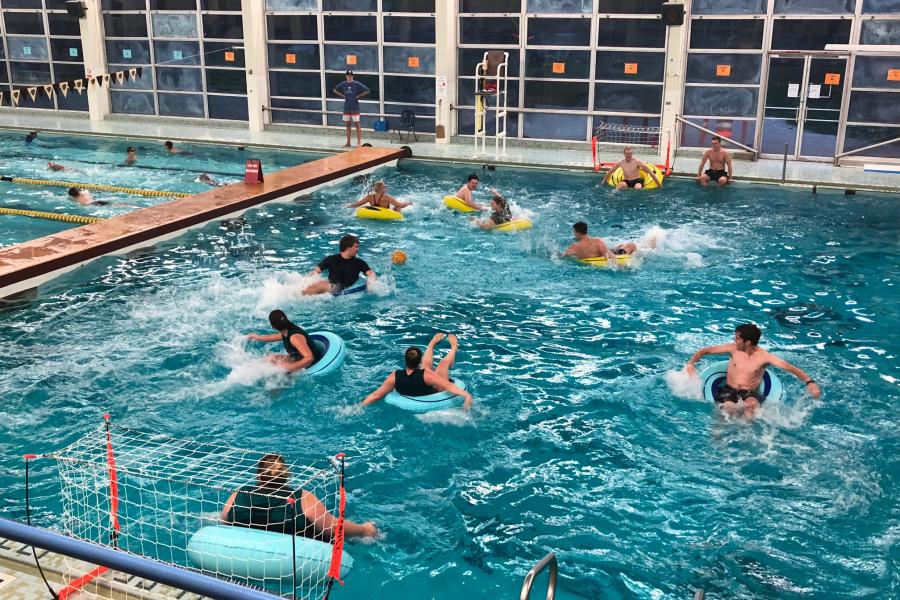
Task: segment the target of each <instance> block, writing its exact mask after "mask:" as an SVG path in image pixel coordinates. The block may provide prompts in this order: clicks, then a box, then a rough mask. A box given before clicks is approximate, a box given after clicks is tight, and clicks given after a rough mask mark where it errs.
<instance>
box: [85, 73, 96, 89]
mask: <svg viewBox="0 0 900 600" xmlns="http://www.w3.org/2000/svg"><path fill="white" fill-rule="evenodd" d="M87 82H88V85H89V86H91V85H94V83H96V82H97V79H96V78H95V77H94V76H93V75H89V76H88V78H87Z"/></svg>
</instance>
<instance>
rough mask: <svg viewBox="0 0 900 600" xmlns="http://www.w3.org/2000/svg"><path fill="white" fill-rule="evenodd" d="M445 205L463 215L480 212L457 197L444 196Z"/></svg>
mask: <svg viewBox="0 0 900 600" xmlns="http://www.w3.org/2000/svg"><path fill="white" fill-rule="evenodd" d="M444 205H445V206H446V207H447V208H452V209H453V210H455V211H459V212H461V213H470V212H478V209H476V208H472V207H471V206H469V205H468V204H466V203H465V202H463V201H462V200H460V199H459V198H457V197H456V196H444Z"/></svg>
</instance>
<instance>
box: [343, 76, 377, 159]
mask: <svg viewBox="0 0 900 600" xmlns="http://www.w3.org/2000/svg"><path fill="white" fill-rule="evenodd" d="M344 76H345V78H346V81H344V82H342V83H339V84H338V85H337V86H335V88H334V93H335V94H337V95H338V96H340V97H341V98H343V99H344V123H346V124H347V143H346V144H344V148H349V147H350V127H351V125H352V124H353V123H356V145H357V146H362V129H361V128H360V126H359V99H360V98H365V97H366V96H368V95H369V94H371V93H372V91H371V90H370V89H369V88H367V87H366V86H365V85H364V84H362V83H360V82H359V81H353V71H347V72H346V73H345V74H344Z"/></svg>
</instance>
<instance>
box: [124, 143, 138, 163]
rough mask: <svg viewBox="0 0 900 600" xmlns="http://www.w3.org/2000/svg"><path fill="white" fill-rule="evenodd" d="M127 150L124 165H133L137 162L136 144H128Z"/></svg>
mask: <svg viewBox="0 0 900 600" xmlns="http://www.w3.org/2000/svg"><path fill="white" fill-rule="evenodd" d="M125 152H127V154H126V155H125V162H123V163H122V164H123V165H125V166H131V165H133V164H134V163H136V162H137V150H136V149H135V147H134V146H128V148H126V149H125Z"/></svg>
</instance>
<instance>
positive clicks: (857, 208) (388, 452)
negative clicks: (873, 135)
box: [0, 161, 900, 600]
mask: <svg viewBox="0 0 900 600" xmlns="http://www.w3.org/2000/svg"><path fill="white" fill-rule="evenodd" d="M472 169H473V167H471V166H464V165H434V164H424V163H417V162H415V161H403V162H401V164H400V165H399V167H398V168H396V169H382V170H380V171H379V172H378V173H377V176H380V177H384V179H385V180H386V182H387V184H388V186H389V193H392V194H394V195H396V196H397V197H399V198H401V199H404V200H412V201H414V202H416V205H415V206H414V207H412V208H411V209H408V217H407V220H406V221H404V222H402V223H394V222H372V221H361V220H357V219H355V218H353V216H352V214H351V211H350V210H348V209H345V208H343V207H342V205H343V204H344V203H346V202H347V201H349V200H352V199H355V198H358V197H359V196H360V195H361V194H362V193H363V191H364V189H365V187H364V186H365V184H364V183H362V182H356V183H353V182H348V183H345V184H342V185H339V186H336V187H333V188H329V189H326V190H323V191H320V192H317V193H315V194H313V195H312V196H311V197H307V198H300V199H298V201H296V202H291V203H288V204H275V205H270V206H267V207H264V208H261V209H258V210H255V211H252V212H250V213H248V214H247V215H246V218H245V220H244V221H242V222H241V221H236V222H232V223H230V224H225V225H220V224H213V225H210V226H208V227H206V228H203V229H201V230H197V231H192V232H190V233H189V234H187V235H185V236H183V237H182V238H180V239H178V240H176V241H174V242H172V243H170V244H168V245H166V246H165V247H162V248H158V249H156V251H155V252H152V253H146V254H144V255H141V256H135V257H131V258H108V259H104V260H102V261H98V262H96V263H94V264H92V265H91V266H89V267H88V268H86V269H84V270H82V271H80V272H78V273H76V274H74V275H71V276H68V277H67V278H66V279H64V280H59V281H57V282H55V283H51V284H49V285H47V286H45V287H43V288H41V293H40V295H39V297H38V298H37V299H36V300H35V301H33V302H31V303H30V304H28V305H26V306H24V307H19V308H18V309H17V310H8V311H6V312H2V313H0V327H2V331H3V332H4V338H3V339H4V343H3V344H2V345H0V367H2V370H0V372H2V375H0V394H2V397H3V398H4V399H5V402H4V403H3V406H2V408H0V411H2V415H3V419H2V420H0V428H2V429H0V449H2V454H0V455H2V457H3V458H2V461H3V462H2V465H3V468H2V470H0V486H2V488H3V489H5V490H7V491H6V493H5V494H3V497H2V499H0V513H2V514H4V515H5V516H8V517H12V518H16V519H23V518H24V504H23V496H24V487H23V477H22V464H21V459H20V458H19V457H21V455H22V454H23V453H25V452H47V451H50V450H54V449H58V448H60V447H62V446H64V445H66V444H68V443H70V442H72V441H73V440H75V439H76V438H78V437H79V436H81V435H83V434H84V433H85V432H87V431H89V430H91V429H93V428H94V427H95V426H96V425H97V424H99V422H100V419H101V415H102V414H103V413H104V412H106V411H109V412H110V413H111V414H112V417H113V419H114V420H115V421H116V422H117V423H120V424H122V425H125V426H130V427H136V428H140V429H144V430H149V431H154V432H160V433H167V434H169V435H173V436H175V437H183V438H193V439H198V440H203V441H216V442H220V443H224V444H229V445H234V446H238V447H248V446H249V447H259V448H261V449H265V450H269V449H272V450H276V451H281V452H285V453H288V454H291V455H293V456H300V457H309V459H310V460H312V459H315V458H320V457H322V456H326V455H331V454H334V453H336V452H339V451H345V452H347V453H348V456H349V459H348V460H349V462H348V475H349V479H348V486H349V488H350V495H349V500H348V517H349V518H351V519H354V520H357V521H359V520H368V519H371V520H374V521H376V522H377V523H378V525H379V526H380V528H381V529H382V530H383V532H384V535H383V537H382V539H380V540H379V541H378V542H377V543H374V544H358V543H354V544H351V545H350V546H349V547H348V550H349V551H350V552H351V553H352V554H353V556H354V558H355V560H356V567H355V570H354V572H353V573H352V574H351V575H350V576H349V577H348V578H347V585H346V586H345V587H343V588H339V589H338V588H336V589H338V591H336V592H335V594H334V597H336V598H337V597H346V598H351V597H365V598H374V599H388V598H439V599H450V598H460V597H466V598H469V599H470V600H481V599H485V600H486V599H495V598H513V597H516V596H517V594H518V590H519V587H520V586H521V581H522V577H523V576H524V575H525V573H526V571H527V570H528V569H529V568H530V567H531V566H532V565H533V564H534V563H535V562H536V561H537V560H539V559H540V558H541V557H542V556H543V555H544V554H545V553H546V552H548V551H554V552H556V553H557V555H558V557H559V560H560V570H561V571H560V585H559V590H558V596H557V597H559V598H565V599H574V598H598V597H604V598H647V599H650V598H652V599H660V598H671V599H676V598H678V599H683V598H686V597H690V596H691V595H692V594H693V592H694V590H695V589H696V588H698V587H703V588H705V589H706V590H707V593H708V597H710V598H746V599H750V598H799V597H804V598H807V597H814V598H848V597H868V598H885V597H891V596H894V597H896V595H897V594H898V591H900V587H898V586H900V577H898V558H900V555H898V550H897V548H898V545H897V543H898V535H900V525H898V512H897V506H898V473H900V461H898V456H900V436H898V428H897V418H896V408H895V407H896V404H897V401H898V379H900V373H898V368H897V359H896V357H897V353H898V343H897V341H896V336H895V335H893V334H892V333H891V332H893V331H895V330H897V329H898V328H900V314H898V303H897V293H896V291H895V285H896V281H897V278H898V275H900V268H898V240H900V205H898V204H897V202H896V199H895V198H891V197H886V196H875V195H862V194H859V195H856V196H853V197H845V196H843V195H839V194H828V193H820V194H818V195H816V196H813V195H810V194H809V192H807V191H804V192H799V191H791V190H788V189H782V188H777V187H771V186H763V185H749V184H743V185H742V184H737V185H734V186H733V187H731V188H729V189H727V190H718V189H707V190H701V189H698V188H696V187H694V185H692V184H690V183H688V182H681V181H676V182H670V183H669V184H668V185H666V186H665V188H664V189H662V190H658V191H653V192H640V193H637V192H624V193H615V192H613V191H611V190H610V189H608V188H606V187H602V188H601V187H599V186H598V185H597V183H598V177H596V176H594V175H586V174H579V173H569V172H551V171H522V170H504V169H500V170H498V171H496V172H493V171H481V170H480V169H479V170H478V173H479V174H480V175H482V177H483V179H482V191H480V192H479V193H478V197H479V198H480V199H481V200H484V199H485V198H486V193H485V191H484V190H485V189H486V188H488V187H490V186H496V187H497V188H499V189H500V190H502V191H503V192H504V193H505V194H506V195H507V196H508V197H510V198H513V199H515V205H516V207H515V209H514V212H517V211H522V212H524V214H526V215H527V216H530V218H532V219H533V220H534V222H535V228H534V229H533V230H531V231H528V232H523V233H521V234H517V235H501V234H498V233H484V232H481V231H478V230H476V229H474V228H472V227H471V226H470V225H469V224H468V223H467V221H466V218H465V217H464V216H462V215H459V214H455V213H451V212H450V211H448V210H446V209H445V208H444V207H443V206H442V204H441V201H440V199H441V196H443V195H444V194H445V193H452V191H454V190H455V189H456V188H457V187H458V186H459V185H461V182H462V181H464V179H465V176H466V175H467V174H468V173H469V172H470V171H471V170H472ZM147 176H148V177H150V173H148V175H147ZM168 177H169V176H168V173H167V172H165V171H160V173H159V178H158V180H156V181H147V182H146V183H145V185H148V186H149V185H153V184H156V185H157V186H158V187H163V186H164V185H165V184H167V183H168V181H169V179H168ZM372 180H373V178H372V177H370V178H369V179H368V183H371V182H372ZM581 219H583V220H586V221H587V222H588V223H589V224H590V225H591V233H593V234H596V235H603V236H604V237H606V238H607V239H611V240H613V241H616V242H618V241H624V240H628V239H636V240H643V241H644V242H646V241H648V240H649V239H650V238H651V237H655V238H656V242H657V248H656V249H655V250H652V251H647V252H646V254H645V256H644V259H643V260H642V261H638V262H637V263H636V264H635V265H633V267H632V268H630V269H626V270H623V271H616V270H605V269H597V268H592V267H586V266H582V265H579V264H576V263H574V262H570V261H568V260H561V259H559V258H556V257H555V253H556V252H557V251H558V250H560V249H563V248H565V247H566V246H567V245H568V244H569V243H570V242H571V224H572V222H573V221H574V220H581ZM348 232H352V233H356V234H358V235H360V237H361V238H362V244H361V251H360V256H361V257H362V258H363V259H365V260H366V261H368V262H369V264H370V265H372V266H373V268H374V269H375V270H376V271H377V272H378V274H379V275H380V276H381V279H382V281H383V283H384V289H383V290H382V292H381V293H370V294H361V295H356V296H355V297H345V298H337V299H335V298H330V297H328V298H314V299H309V298H301V297H299V296H298V295H297V293H296V292H297V290H298V289H300V288H301V287H302V286H303V285H305V284H306V282H308V281H309V278H308V277H306V273H308V272H309V270H310V269H312V267H313V266H314V265H315V263H316V262H317V261H318V260H319V259H320V258H321V257H323V256H324V255H326V254H330V253H333V252H336V248H337V246H336V244H337V240H338V238H339V237H340V236H341V235H343V234H344V233H348ZM395 249H403V250H404V251H405V252H406V253H407V254H408V256H409V261H408V263H407V264H406V265H404V266H392V265H391V264H390V254H391V252H392V251H393V250H395ZM276 307H278V308H282V309H283V310H285V311H286V312H287V314H288V315H289V316H290V317H291V318H292V319H293V320H294V321H296V322H297V323H298V324H300V325H301V326H303V327H306V328H307V329H309V330H317V329H327V330H332V331H335V332H337V333H338V334H340V335H341V336H342V337H343V338H344V339H345V340H346V342H347V344H348V347H349V354H348V358H347V362H346V363H345V365H344V367H343V370H342V372H341V373H340V374H337V375H335V376H333V377H329V378H324V379H321V380H314V379H304V378H303V377H297V378H291V379H289V378H284V377H273V376H269V375H265V373H266V372H267V371H266V370H265V369H263V368H261V367H260V366H259V357H260V356H261V355H262V354H263V353H264V352H265V350H266V347H265V345H263V344H254V343H248V342H246V341H244V339H243V338H242V337H241V336H242V334H245V333H247V332H251V331H256V332H267V320H266V316H267V314H268V312H269V311H270V310H271V309H273V308H276ZM745 321H753V322H756V323H758V324H759V325H760V326H761V328H762V329H763V339H762V345H763V346H765V347H767V348H769V349H770V350H774V351H775V352H776V353H777V354H779V355H780V356H782V357H783V358H785V359H787V360H789V361H791V362H793V363H795V364H797V365H798V366H800V367H801V368H803V369H804V370H806V371H807V372H808V373H810V374H811V375H812V376H813V377H815V379H816V380H817V381H818V382H819V384H820V385H821V387H822V390H823V396H822V398H821V400H819V401H814V400H812V399H811V398H809V397H807V396H806V395H805V394H804V390H803V386H802V384H801V383H800V382H798V381H797V380H796V379H794V378H793V377H792V376H790V375H788V374H784V376H783V378H782V379H783V381H784V383H785V386H786V395H785V400H784V401H783V402H772V403H767V404H766V405H765V406H764V409H763V410H762V411H761V414H760V415H759V418H758V419H756V420H755V421H754V422H752V423H747V422H743V421H728V420H726V419H723V418H722V417H721V416H719V415H718V414H716V411H715V410H714V408H713V407H712V406H711V405H710V404H708V403H706V402H704V401H702V400H698V399H697V398H696V394H695V392H694V391H693V390H689V389H686V388H685V386H684V381H683V380H682V378H681V377H680V376H679V375H678V374H677V371H678V370H679V369H680V368H681V367H682V365H683V364H684V363H685V361H687V359H688V358H689V357H690V355H691V353H692V352H693V351H694V350H695V349H697V348H698V347H700V346H704V345H709V344H715V343H724V342H727V341H729V340H730V339H731V336H732V332H733V328H734V326H735V325H736V324H739V323H741V322H745ZM438 330H441V331H450V332H456V333H457V334H458V335H459V337H460V343H461V349H460V354H459V357H458V362H457V366H456V369H455V371H454V373H456V374H457V375H458V376H460V377H462V378H464V379H466V380H467V381H468V383H469V386H470V387H469V389H470V391H472V392H473V394H474V396H475V408H474V409H473V410H472V412H471V413H470V414H468V415H466V414H463V413H461V412H459V411H449V412H445V413H439V414H430V415H424V416H415V415H413V414H409V413H405V412H402V411H399V410H397V409H394V408H392V407H390V406H388V405H386V404H385V403H383V402H382V403H379V404H376V405H374V406H371V407H368V408H366V409H365V410H363V409H361V408H359V406H358V403H359V401H361V400H362V398H364V397H365V396H366V394H368V393H369V392H370V391H371V390H373V389H374V388H375V387H377V386H378V385H379V384H380V383H381V381H382V380H383V379H384V377H385V376H386V375H387V374H388V373H389V372H390V371H391V370H392V369H395V368H399V366H400V364H401V361H402V353H403V350H404V349H405V348H406V347H407V346H408V345H410V344H419V345H424V344H425V343H426V342H427V341H428V340H429V339H430V337H431V335H432V334H433V333H434V332H435V331H438ZM268 349H269V350H272V351H277V347H276V346H275V345H273V346H270V347H269V348H268ZM441 354H442V352H439V355H441ZM706 360H709V359H706ZM51 467H52V465H49V464H44V463H38V466H37V468H38V470H37V472H36V482H35V488H34V489H33V490H32V499H33V503H34V505H35V506H36V508H37V513H36V519H37V521H38V522H39V523H40V524H42V525H45V526H54V524H55V522H56V519H55V517H54V514H55V513H56V512H57V511H58V510H59V504H58V499H57V498H58V497H57V493H58V492H57V488H58V486H57V481H56V478H55V474H54V472H53V470H52V468H51ZM536 594H537V596H535V597H542V594H543V590H542V588H541V587H540V584H539V585H538V587H537V588H536Z"/></svg>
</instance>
